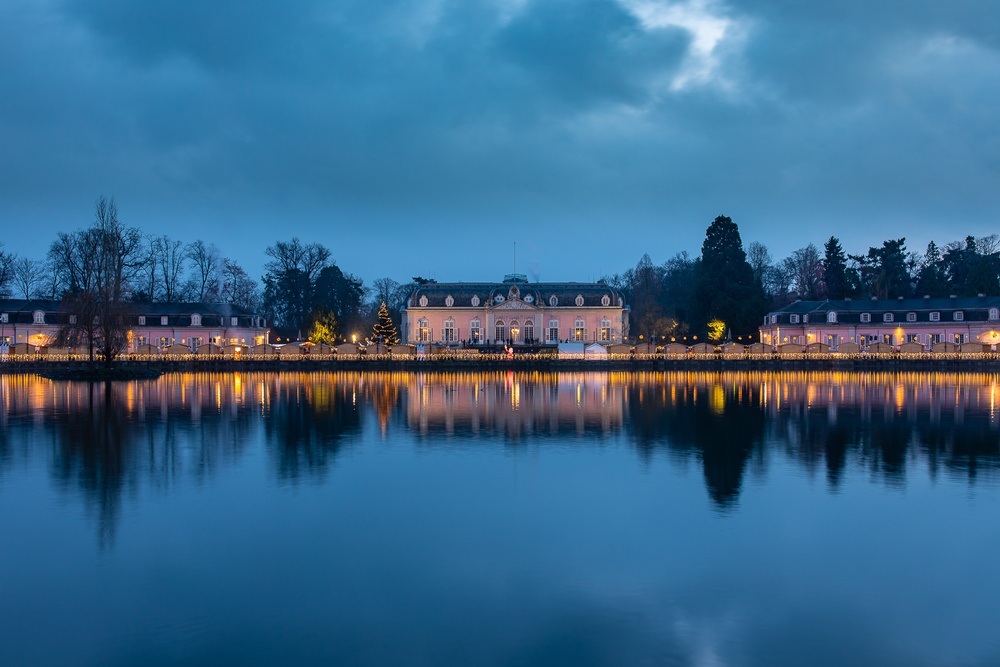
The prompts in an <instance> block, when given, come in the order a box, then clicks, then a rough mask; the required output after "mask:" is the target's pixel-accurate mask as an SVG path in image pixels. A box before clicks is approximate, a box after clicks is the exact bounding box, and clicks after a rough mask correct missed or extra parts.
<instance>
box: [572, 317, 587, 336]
mask: <svg viewBox="0 0 1000 667" xmlns="http://www.w3.org/2000/svg"><path fill="white" fill-rule="evenodd" d="M573 340H575V341H578V342H579V341H585V340H587V329H586V328H585V325H584V323H583V318H582V317H578V318H576V321H575V322H573Z"/></svg>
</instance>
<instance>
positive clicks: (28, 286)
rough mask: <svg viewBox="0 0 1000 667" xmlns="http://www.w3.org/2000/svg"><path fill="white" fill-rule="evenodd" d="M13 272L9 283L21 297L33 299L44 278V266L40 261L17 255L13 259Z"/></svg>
mask: <svg viewBox="0 0 1000 667" xmlns="http://www.w3.org/2000/svg"><path fill="white" fill-rule="evenodd" d="M13 273H14V276H13V279H12V281H11V283H12V284H13V286H14V289H15V290H16V293H17V294H19V295H20V296H21V298H22V299H33V298H35V297H37V296H38V292H39V290H40V289H41V288H42V285H43V283H44V280H45V267H44V265H43V264H42V263H41V262H37V261H35V260H33V259H31V258H30V257H18V258H17V259H15V260H14V272H13Z"/></svg>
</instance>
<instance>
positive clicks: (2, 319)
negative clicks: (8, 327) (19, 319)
mask: <svg viewBox="0 0 1000 667" xmlns="http://www.w3.org/2000/svg"><path fill="white" fill-rule="evenodd" d="M9 318H10V315H8V314H7V313H0V322H3V323H4V324H7V322H10V319H9Z"/></svg>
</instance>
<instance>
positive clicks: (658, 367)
mask: <svg viewBox="0 0 1000 667" xmlns="http://www.w3.org/2000/svg"><path fill="white" fill-rule="evenodd" d="M506 370H510V371H547V372H558V371H567V372H581V371H586V372H635V373H641V372H649V371H687V370H696V371H732V370H736V371H739V370H754V371H772V372H781V371H861V372H864V371H872V372H886V371H901V372H914V371H925V372H934V371H941V372H954V371H975V372H1000V356H998V355H996V354H990V355H985V354H984V355H975V356H960V355H954V356H948V357H943V356H935V357H928V358H904V357H899V356H887V357H875V356H867V357H866V356H861V357H839V358H835V357H832V356H824V357H807V356H803V357H801V358H788V357H769V358H768V357H763V358H745V357H743V358H739V357H737V358H726V357H705V358H662V357H661V358H644V359H599V360H591V359H588V360H584V359H556V358H551V357H541V358H539V357H514V358H513V359H487V360H483V359H444V358H436V359H412V358H411V359H387V358H378V359H364V358H361V359H357V358H354V359H308V358H302V359H298V358H296V359H190V358H187V359H176V360H164V359H158V360H148V361H147V360H143V361H134V360H121V361H116V362H115V363H114V364H112V366H111V367H110V368H105V367H104V365H103V364H101V363H100V362H97V363H94V364H91V363H90V362H88V361H55V360H37V359H32V360H8V361H4V362H0V375H17V374H35V375H41V376H43V377H48V378H50V379H58V380H133V379H154V378H156V377H158V376H159V375H161V374H165V373H196V372H268V373H280V372H325V371H388V372H392V371H406V372H438V371H448V372H455V371H469V372H477V371H506Z"/></svg>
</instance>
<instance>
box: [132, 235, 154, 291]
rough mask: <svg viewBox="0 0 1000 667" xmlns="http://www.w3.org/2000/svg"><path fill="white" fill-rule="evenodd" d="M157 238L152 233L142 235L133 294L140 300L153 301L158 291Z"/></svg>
mask: <svg viewBox="0 0 1000 667" xmlns="http://www.w3.org/2000/svg"><path fill="white" fill-rule="evenodd" d="M158 243H159V238H158V237H156V236H152V235H146V236H144V237H143V244H142V246H143V249H142V259H141V263H140V266H139V273H138V275H137V276H136V279H135V283H136V284H135V287H136V291H135V296H136V299H137V300H140V301H155V300H156V295H157V293H158V292H159V284H160V271H159V269H158V266H159V260H160V256H159V253H158V252H157V251H156V248H157V245H158Z"/></svg>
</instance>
